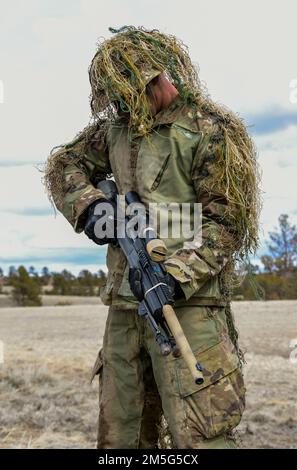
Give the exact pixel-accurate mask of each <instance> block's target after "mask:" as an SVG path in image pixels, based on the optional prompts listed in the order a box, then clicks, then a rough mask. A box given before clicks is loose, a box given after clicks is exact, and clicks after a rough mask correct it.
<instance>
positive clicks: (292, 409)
mask: <svg viewBox="0 0 297 470" xmlns="http://www.w3.org/2000/svg"><path fill="white" fill-rule="evenodd" d="M64 300H65V299H64ZM67 300H68V302H71V303H72V305H70V306H69V305H68V306H67V305H66V306H45V307H40V308H1V309H0V340H1V342H2V343H0V346H1V344H2V345H3V346H4V362H3V363H2V364H0V379H1V381H0V400H1V409H0V447H1V448H93V447H94V446H95V440H96V421H97V400H98V399H97V383H93V384H92V385H90V383H89V374H90V370H91V368H92V365H93V362H94V360H95V357H96V354H97V351H98V349H99V347H100V346H101V343H102V334H103V330H104V324H105V320H106V313H107V310H106V307H104V306H102V305H97V306H96V305H94V302H93V301H94V299H91V301H90V302H92V303H93V305H90V304H89V305H77V304H76V305H75V303H76V301H71V299H70V298H69V299H67ZM59 302H63V299H60V300H59V299H53V303H54V304H58V303H59ZM85 302H86V303H88V299H86V300H85ZM233 307H234V312H235V317H236V322H237V325H238V327H239V329H240V337H241V346H242V348H243V349H244V350H246V360H247V365H246V366H245V378H246V384H247V408H246V412H245V415H244V418H243V420H242V423H241V425H240V427H239V434H240V440H241V441H242V446H243V447H249V448H271V447H273V448H275V447H281V448H285V447H286V448H297V412H296V409H297V405H296V384H297V362H295V363H294V361H290V354H292V355H293V349H294V348H293V347H290V344H291V345H292V344H293V343H292V341H294V339H296V346H295V348H297V302H294V301H282V302H276V301H275V302H238V303H234V306H233ZM0 353H1V349H0ZM295 356H296V357H297V354H295ZM0 359H1V354H0ZM95 382H96V381H95Z"/></svg>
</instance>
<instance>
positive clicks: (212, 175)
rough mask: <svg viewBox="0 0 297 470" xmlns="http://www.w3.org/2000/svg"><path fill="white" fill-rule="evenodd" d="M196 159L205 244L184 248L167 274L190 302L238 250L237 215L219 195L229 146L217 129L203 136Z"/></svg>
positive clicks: (175, 255) (168, 265) (194, 179)
mask: <svg viewBox="0 0 297 470" xmlns="http://www.w3.org/2000/svg"><path fill="white" fill-rule="evenodd" d="M201 135H202V137H201V140H200V143H199V144H198V148H197V150H196V153H195V155H194V159H193V168H192V182H193V185H194V188H195V192H196V195H197V202H198V203H201V204H202V244H201V245H200V246H197V244H195V240H194V242H193V248H190V249H189V248H188V247H187V248H181V249H179V250H177V251H176V252H174V253H173V254H172V255H171V256H170V257H169V258H168V259H167V260H166V262H165V265H166V269H167V271H168V272H169V273H170V274H171V275H172V276H173V277H174V278H175V279H176V280H177V281H178V282H179V283H180V286H181V288H182V290H183V292H184V295H185V297H186V299H189V298H190V297H191V296H192V295H193V294H194V293H195V292H197V291H198V290H199V289H200V288H201V287H202V286H203V284H204V283H205V282H207V281H208V280H209V279H210V278H211V277H213V276H217V275H218V274H219V273H220V271H221V270H222V268H223V267H224V266H225V264H226V262H227V261H228V259H230V254H231V252H232V249H233V247H234V230H235V229H234V224H233V223H232V220H233V215H232V211H231V212H230V210H229V209H230V207H228V203H227V200H226V197H225V194H224V192H222V191H221V192H219V191H216V181H217V178H219V175H220V164H221V162H222V160H224V152H225V145H224V140H223V137H222V136H218V133H217V131H216V130H215V129H213V128H212V127H211V132H206V133H204V132H202V134H201Z"/></svg>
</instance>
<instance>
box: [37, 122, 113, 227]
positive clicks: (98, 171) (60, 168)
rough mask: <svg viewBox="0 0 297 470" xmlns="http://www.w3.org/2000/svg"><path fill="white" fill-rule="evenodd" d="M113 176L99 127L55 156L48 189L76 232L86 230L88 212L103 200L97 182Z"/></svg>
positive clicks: (48, 171) (48, 170)
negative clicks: (93, 204)
mask: <svg viewBox="0 0 297 470" xmlns="http://www.w3.org/2000/svg"><path fill="white" fill-rule="evenodd" d="M110 174H111V169H110V165H109V158H108V150H107V147H106V144H105V140H104V139H103V138H102V136H101V133H100V132H99V130H98V128H97V127H96V126H92V127H89V128H86V129H85V130H84V131H83V132H82V133H81V134H80V135H79V137H78V138H77V139H75V140H74V141H73V142H72V143H70V144H68V145H65V146H63V147H61V148H59V149H58V151H57V152H55V153H54V154H52V155H51V156H50V158H49V160H48V163H47V168H46V175H45V180H46V186H47V188H48V190H49V192H50V195H51V197H52V199H53V201H54V203H55V205H56V207H57V209H58V210H59V211H60V212H61V213H62V214H63V215H64V216H65V217H66V219H67V220H68V221H69V222H70V224H71V225H72V226H73V227H74V230H75V231H76V232H81V231H82V230H83V228H84V222H85V218H86V210H87V208H88V207H89V205H90V204H91V203H92V202H94V201H96V200H97V199H102V198H104V194H103V193H102V191H100V190H98V189H97V188H96V187H95V184H96V182H98V181H100V180H103V179H106V177H107V176H108V175H110Z"/></svg>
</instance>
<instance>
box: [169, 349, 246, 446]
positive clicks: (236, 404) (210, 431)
mask: <svg viewBox="0 0 297 470" xmlns="http://www.w3.org/2000/svg"><path fill="white" fill-rule="evenodd" d="M196 357H197V361H198V362H199V363H200V364H202V366H203V367H204V370H203V375H204V383H203V384H201V385H196V384H195V383H194V382H193V380H192V377H191V375H190V373H189V371H188V369H187V368H186V366H185V364H183V363H182V362H181V361H176V376H177V387H178V389H177V394H178V395H179V396H180V397H181V398H184V399H185V413H186V421H187V422H189V423H191V426H193V423H195V426H197V430H198V432H199V433H201V434H202V435H203V436H204V437H205V438H207V439H210V438H212V437H215V436H218V435H220V434H223V433H226V432H228V431H230V430H231V429H233V428H234V427H236V426H237V425H238V424H239V422H240V419H241V416H242V413H243V411H244V407H245V387H244V383H243V377H242V374H241V370H240V369H239V367H238V358H237V356H236V355H235V354H234V353H233V352H230V351H228V350H226V347H225V344H224V342H220V343H218V344H216V345H215V346H213V347H211V348H209V349H207V350H206V351H203V352H201V353H198V354H196Z"/></svg>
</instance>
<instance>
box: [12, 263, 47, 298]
mask: <svg viewBox="0 0 297 470" xmlns="http://www.w3.org/2000/svg"><path fill="white" fill-rule="evenodd" d="M11 284H12V286H13V290H12V297H13V299H14V300H15V301H16V303H17V304H18V305H21V306H40V305H42V300H41V296H40V294H41V288H40V285H39V280H38V278H36V277H30V276H29V274H28V272H27V270H26V268H24V266H20V267H19V268H18V270H17V272H16V274H15V275H14V276H13V277H12V279H11Z"/></svg>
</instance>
